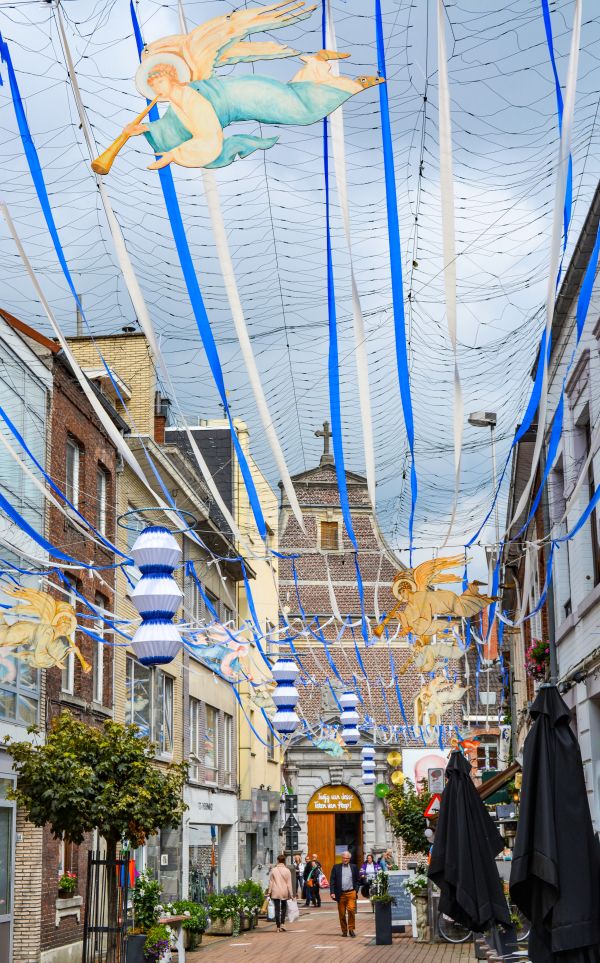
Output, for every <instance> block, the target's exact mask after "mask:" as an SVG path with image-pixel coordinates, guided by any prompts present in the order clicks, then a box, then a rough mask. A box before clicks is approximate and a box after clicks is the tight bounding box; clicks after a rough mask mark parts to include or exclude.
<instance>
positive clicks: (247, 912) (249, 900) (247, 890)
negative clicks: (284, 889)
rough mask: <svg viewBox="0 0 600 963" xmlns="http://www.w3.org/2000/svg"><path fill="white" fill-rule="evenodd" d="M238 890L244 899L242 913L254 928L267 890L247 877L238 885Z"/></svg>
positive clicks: (249, 925) (249, 926)
mask: <svg viewBox="0 0 600 963" xmlns="http://www.w3.org/2000/svg"><path fill="white" fill-rule="evenodd" d="M236 892H237V893H238V895H239V896H240V898H241V899H242V901H243V904H244V905H243V909H242V913H243V914H244V917H247V920H248V926H247V927H246V928H248V929H253V928H254V927H255V926H256V924H257V922H258V914H259V913H260V911H261V908H262V905H263V903H264V899H265V890H264V889H263V887H262V886H261V885H260V883H256V882H255V881H254V880H253V879H245V880H243V881H242V882H241V883H238V885H237V886H236Z"/></svg>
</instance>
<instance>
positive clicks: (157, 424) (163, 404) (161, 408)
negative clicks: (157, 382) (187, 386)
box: [154, 391, 171, 445]
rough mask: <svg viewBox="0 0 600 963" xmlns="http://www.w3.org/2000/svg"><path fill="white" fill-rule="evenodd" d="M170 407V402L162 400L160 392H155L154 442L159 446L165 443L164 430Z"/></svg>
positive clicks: (166, 399) (165, 399)
mask: <svg viewBox="0 0 600 963" xmlns="http://www.w3.org/2000/svg"><path fill="white" fill-rule="evenodd" d="M170 406H171V402H170V400H169V399H168V398H164V397H163V396H162V395H161V393H160V391H157V392H156V395H155V397H154V441H156V442H158V444H159V445H164V443H165V428H166V426H167V422H168V420H169V408H170Z"/></svg>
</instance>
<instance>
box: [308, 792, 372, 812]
mask: <svg viewBox="0 0 600 963" xmlns="http://www.w3.org/2000/svg"><path fill="white" fill-rule="evenodd" d="M362 811H363V807H362V803H361V801H360V799H359V798H358V796H357V795H356V793H355V792H352V790H351V789H348V788H347V787H346V786H323V788H322V789H319V790H317V792H316V793H315V794H314V796H313V797H312V799H311V801H310V802H309V804H308V809H307V812H309V813H361V812H362Z"/></svg>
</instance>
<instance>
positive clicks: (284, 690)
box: [271, 659, 300, 735]
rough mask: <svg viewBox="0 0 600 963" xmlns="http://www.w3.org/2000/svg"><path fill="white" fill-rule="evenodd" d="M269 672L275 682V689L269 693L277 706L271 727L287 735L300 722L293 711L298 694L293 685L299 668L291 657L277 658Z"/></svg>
mask: <svg viewBox="0 0 600 963" xmlns="http://www.w3.org/2000/svg"><path fill="white" fill-rule="evenodd" d="M271 672H272V675H273V678H274V679H275V682H276V683H277V686H276V688H275V691H274V692H273V693H272V695H271V698H272V699H273V702H274V703H275V705H276V706H277V712H276V713H275V715H274V716H273V728H275V729H276V730H277V732H281V733H283V734H285V735H289V734H290V733H292V732H294V731H295V730H296V729H297V727H298V725H299V723H300V719H299V718H298V714H297V713H296V711H295V709H296V706H297V704H298V699H299V698H300V696H299V693H298V690H297V688H296V686H295V685H294V682H295V681H296V678H297V676H298V673H299V669H298V666H297V665H296V663H295V662H294V660H293V659H277V662H275V663H274V665H273V666H272V668H271Z"/></svg>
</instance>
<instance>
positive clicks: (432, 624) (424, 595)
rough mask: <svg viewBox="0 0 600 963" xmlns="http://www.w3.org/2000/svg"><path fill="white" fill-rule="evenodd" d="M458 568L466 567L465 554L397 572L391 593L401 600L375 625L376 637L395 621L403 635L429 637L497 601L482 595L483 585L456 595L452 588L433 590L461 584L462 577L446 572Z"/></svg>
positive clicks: (472, 585)
mask: <svg viewBox="0 0 600 963" xmlns="http://www.w3.org/2000/svg"><path fill="white" fill-rule="evenodd" d="M458 565H461V566H462V565H464V557H463V556H462V555H455V556H453V557H452V558H437V559H432V560H430V561H427V562H422V563H421V565H417V567H416V568H414V569H411V568H409V569H405V570H404V571H402V572H398V574H397V575H396V576H395V578H394V581H393V582H392V592H393V594H394V596H395V597H396V598H397V599H398V605H396V606H395V607H394V608H393V609H392V611H391V612H390V613H389V614H388V615H387V616H386V618H385V619H384V620H383V621H382V622H380V623H379V625H377V626H375V628H374V630H373V631H374V634H375V635H377V636H381V635H382V634H383V631H384V629H385V626H386V624H387V623H388V622H389V621H391V620H392V619H395V618H396V619H398V621H399V622H400V625H401V628H402V634H403V635H408V633H409V632H412V633H414V635H416V636H420V637H430V636H432V635H436V634H437V633H438V632H442V633H443V632H444V630H445V629H447V628H448V621H447V618H448V617H450V618H466V619H468V618H470V617H471V616H473V615H477V613H478V612H481V611H482V610H483V609H484V608H486V607H487V606H488V605H491V604H492V602H495V601H496V599H494V598H491V597H489V596H487V595H480V594H479V585H480V584H481V583H480V582H471V583H470V584H469V585H468V586H467V589H466V590H465V591H464V592H463V593H462V595H457V594H456V592H453V591H452V590H451V589H435V590H434V588H433V586H434V585H440V584H441V585H444V584H446V583H448V582H461V583H462V579H461V577H460V575H453V574H452V573H449V572H447V571H445V569H449V568H456V567H457V566H458Z"/></svg>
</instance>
